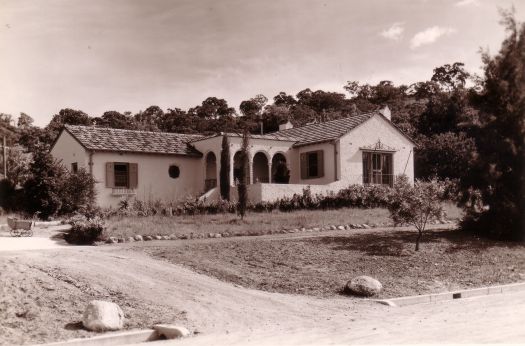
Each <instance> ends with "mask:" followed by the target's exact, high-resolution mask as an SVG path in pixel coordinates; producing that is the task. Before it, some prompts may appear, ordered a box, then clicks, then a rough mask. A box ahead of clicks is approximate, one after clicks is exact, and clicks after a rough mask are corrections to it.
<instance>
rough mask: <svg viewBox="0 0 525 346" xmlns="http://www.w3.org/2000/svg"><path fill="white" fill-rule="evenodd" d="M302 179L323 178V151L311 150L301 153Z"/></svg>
mask: <svg viewBox="0 0 525 346" xmlns="http://www.w3.org/2000/svg"><path fill="white" fill-rule="evenodd" d="M300 159H301V179H313V178H321V177H323V176H324V159H323V151H322V150H317V151H310V152H307V153H302V154H301V157H300Z"/></svg>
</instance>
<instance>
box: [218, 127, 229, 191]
mask: <svg viewBox="0 0 525 346" xmlns="http://www.w3.org/2000/svg"><path fill="white" fill-rule="evenodd" d="M219 179H220V188H221V198H222V199H225V200H227V201H229V200H230V143H229V141H228V136H226V135H224V136H222V149H221V168H220V172H219Z"/></svg>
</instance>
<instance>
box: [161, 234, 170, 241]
mask: <svg viewBox="0 0 525 346" xmlns="http://www.w3.org/2000/svg"><path fill="white" fill-rule="evenodd" d="M162 240H170V237H169V236H167V235H163V236H162Z"/></svg>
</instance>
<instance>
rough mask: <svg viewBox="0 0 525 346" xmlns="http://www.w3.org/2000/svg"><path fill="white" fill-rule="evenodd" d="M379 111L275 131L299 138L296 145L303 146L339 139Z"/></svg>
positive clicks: (280, 134) (282, 134)
mask: <svg viewBox="0 0 525 346" xmlns="http://www.w3.org/2000/svg"><path fill="white" fill-rule="evenodd" d="M376 114H378V113H377V112H371V113H364V114H359V115H353V116H350V117H348V118H342V119H337V120H331V121H326V122H322V123H315V124H308V125H305V126H301V127H295V128H291V129H286V130H282V131H278V132H275V133H274V134H275V135H279V136H290V137H294V138H298V141H297V143H295V144H294V146H302V145H308V144H314V143H320V142H326V141H330V140H334V139H337V138H339V137H341V136H343V135H345V134H346V133H348V132H349V131H350V130H352V129H353V128H355V127H356V126H358V125H361V124H362V123H364V122H365V121H367V120H368V119H370V118H371V117H373V116H374V115H376Z"/></svg>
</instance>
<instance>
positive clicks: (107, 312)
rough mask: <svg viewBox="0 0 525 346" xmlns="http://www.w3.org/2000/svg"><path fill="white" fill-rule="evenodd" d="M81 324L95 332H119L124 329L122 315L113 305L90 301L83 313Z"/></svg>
mask: <svg viewBox="0 0 525 346" xmlns="http://www.w3.org/2000/svg"><path fill="white" fill-rule="evenodd" d="M82 324H83V325H84V328H86V329H88V330H92V331H96V332H102V331H106V330H119V329H122V328H123V327H124V313H123V312H122V310H121V309H120V307H119V306H118V305H117V304H115V303H112V302H106V301H103V300H92V301H91V302H90V303H89V304H88V306H87V307H86V310H85V311H84V317H83V319H82Z"/></svg>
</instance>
